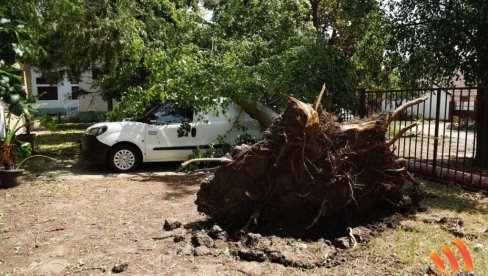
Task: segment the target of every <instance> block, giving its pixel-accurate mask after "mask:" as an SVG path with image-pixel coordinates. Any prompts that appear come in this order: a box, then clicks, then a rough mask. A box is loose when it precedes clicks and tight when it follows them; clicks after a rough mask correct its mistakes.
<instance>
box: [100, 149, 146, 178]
mask: <svg viewBox="0 0 488 276" xmlns="http://www.w3.org/2000/svg"><path fill="white" fill-rule="evenodd" d="M108 163H109V166H110V168H111V169H112V170H113V171H116V172H131V171H134V170H135V169H137V167H139V165H140V163H141V158H140V155H139V151H137V149H135V148H134V147H133V146H129V145H120V146H116V147H114V148H113V149H112V150H111V151H110V155H109V159H108Z"/></svg>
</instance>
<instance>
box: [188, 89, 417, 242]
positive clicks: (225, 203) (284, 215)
mask: <svg viewBox="0 0 488 276" xmlns="http://www.w3.org/2000/svg"><path fill="white" fill-rule="evenodd" d="M288 99H289V101H290V104H289V106H288V107H287V108H286V110H285V111H284V112H283V114H282V115H281V116H279V117H278V118H276V119H275V120H274V122H273V124H272V125H271V126H270V127H269V128H268V129H267V130H266V131H265V133H264V139H263V140H262V141H260V142H258V143H256V144H254V145H252V146H250V147H236V148H234V150H233V152H232V153H231V156H232V160H231V161H230V162H228V163H227V164H225V165H222V166H220V167H219V168H218V169H217V170H216V171H215V173H214V175H213V176H211V177H208V178H207V179H205V180H204V181H203V183H202V185H201V188H200V190H199V192H198V194H197V200H196V204H197V206H198V211H200V212H203V213H205V214H207V215H208V216H210V217H211V218H213V219H214V220H215V221H216V222H217V223H218V224H219V225H221V226H223V227H227V226H231V227H235V228H239V229H242V228H249V227H253V228H254V229H255V228H260V227H274V228H281V229H285V230H286V231H289V232H290V233H306V232H307V231H310V230H312V229H314V228H317V227H328V225H332V224H333V223H334V221H335V220H336V219H337V218H347V217H350V216H352V215H355V214H357V213H358V212H362V211H365V210H367V209H368V208H370V207H371V206H372V205H373V204H375V203H378V202H381V201H384V202H388V203H389V204H392V205H395V206H396V205H401V204H402V200H403V199H404V194H403V186H404V184H405V180H409V181H413V182H414V181H415V180H414V179H413V177H411V175H409V174H408V172H407V171H406V170H405V162H404V160H402V159H398V158H397V157H396V156H395V154H394V153H393V149H392V147H391V145H392V144H393V143H392V142H391V141H387V140H386V138H385V133H386V131H387V130H388V125H389V123H390V122H391V121H392V119H393V116H396V115H397V114H399V113H400V112H399V111H398V112H397V111H395V112H393V113H384V114H381V115H379V116H377V117H375V118H372V119H367V120H363V121H359V120H356V121H354V122H352V123H351V122H349V123H347V124H339V123H337V121H336V118H335V116H333V115H332V114H330V113H327V112H324V111H323V110H321V108H320V107H317V110H315V109H314V108H313V107H312V106H311V105H308V104H305V103H303V102H300V101H298V100H296V99H294V98H291V97H289V98H288ZM419 102H420V101H419ZM408 104H410V105H409V106H411V105H412V103H407V105H408ZM401 108H402V107H401ZM394 139H397V138H394ZM392 140H393V139H392Z"/></svg>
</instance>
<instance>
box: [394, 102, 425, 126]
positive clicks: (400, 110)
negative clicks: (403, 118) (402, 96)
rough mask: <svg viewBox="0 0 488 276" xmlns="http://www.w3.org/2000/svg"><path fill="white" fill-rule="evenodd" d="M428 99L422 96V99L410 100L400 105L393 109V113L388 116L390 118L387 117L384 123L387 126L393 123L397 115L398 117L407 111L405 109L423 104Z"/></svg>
mask: <svg viewBox="0 0 488 276" xmlns="http://www.w3.org/2000/svg"><path fill="white" fill-rule="evenodd" d="M428 98H429V97H427V96H424V97H421V98H417V99H415V100H411V101H409V102H406V103H404V104H402V105H401V106H400V107H398V108H397V109H395V111H393V113H392V114H391V115H390V117H388V121H387V122H386V124H387V125H389V124H390V123H391V122H392V121H393V119H395V118H396V117H398V115H400V113H402V111H404V110H405V109H407V108H409V107H411V106H414V105H417V104H420V103H422V102H425V101H426V100H427V99H428Z"/></svg>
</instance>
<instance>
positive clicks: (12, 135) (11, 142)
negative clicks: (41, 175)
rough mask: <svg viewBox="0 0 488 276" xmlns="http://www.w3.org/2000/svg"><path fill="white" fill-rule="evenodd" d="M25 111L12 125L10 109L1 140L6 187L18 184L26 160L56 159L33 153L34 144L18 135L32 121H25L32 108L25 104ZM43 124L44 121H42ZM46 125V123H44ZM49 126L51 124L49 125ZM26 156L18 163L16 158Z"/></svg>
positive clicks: (0, 173) (2, 177)
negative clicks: (3, 136) (21, 139)
mask: <svg viewBox="0 0 488 276" xmlns="http://www.w3.org/2000/svg"><path fill="white" fill-rule="evenodd" d="M23 106H24V108H23V112H22V113H21V114H20V116H19V117H18V118H17V120H16V121H15V122H14V123H13V126H12V127H10V125H11V123H12V122H11V121H12V114H13V113H12V112H11V111H9V113H8V115H7V119H6V122H5V133H6V134H5V138H4V139H3V140H1V141H0V144H1V146H0V150H1V153H2V154H1V159H2V161H3V165H4V169H3V170H2V169H0V183H1V184H0V185H1V186H2V187H4V188H6V187H13V186H16V185H18V183H19V182H18V178H19V177H20V176H21V175H23V173H24V170H23V169H21V167H22V165H23V164H24V162H25V161H27V160H29V159H32V158H35V157H41V158H47V159H50V160H56V159H54V158H52V157H48V156H44V155H31V153H32V145H31V144H30V143H28V142H23V141H20V140H19V139H18V138H17V137H16V133H17V132H18V131H19V130H20V129H22V128H24V127H26V125H27V124H29V123H30V122H29V121H28V120H26V121H24V118H26V117H28V116H29V117H30V110H29V108H27V107H28V105H23ZM41 124H42V123H41ZM43 125H45V124H43ZM47 127H48V128H49V125H47ZM18 157H20V158H24V159H23V160H22V161H20V162H19V163H18V165H16V159H17V158H18Z"/></svg>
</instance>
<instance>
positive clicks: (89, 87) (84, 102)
mask: <svg viewBox="0 0 488 276" xmlns="http://www.w3.org/2000/svg"><path fill="white" fill-rule="evenodd" d="M29 72H30V74H29V75H30V84H31V89H32V94H33V95H39V90H40V89H42V87H56V89H57V99H50V100H46V99H44V100H41V99H40V100H38V104H39V107H38V109H37V114H38V115H43V114H58V113H59V114H63V115H66V114H71V113H74V112H79V117H80V120H82V121H92V120H96V119H97V118H99V117H100V115H102V114H105V113H106V112H107V102H106V101H104V100H103V99H102V97H101V95H100V93H99V91H98V90H97V89H96V88H94V87H93V77H92V72H91V71H87V72H84V73H82V74H81V76H80V79H79V81H73V82H71V81H70V79H69V78H68V77H67V76H66V75H65V76H64V77H63V80H62V81H61V82H59V83H57V84H46V83H42V84H39V83H37V79H38V78H42V73H41V72H40V71H39V70H37V69H36V68H34V67H31V68H30V70H29ZM74 88H78V89H79V90H81V91H86V92H89V93H88V94H84V95H80V96H78V98H77V99H72V91H73V89H74ZM94 114H95V115H94Z"/></svg>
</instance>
